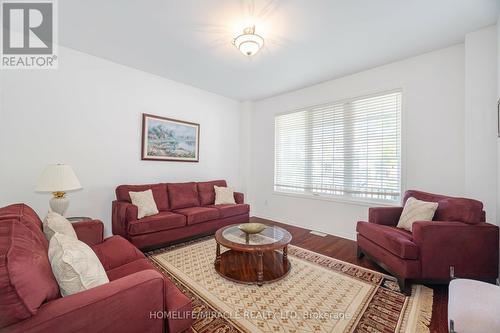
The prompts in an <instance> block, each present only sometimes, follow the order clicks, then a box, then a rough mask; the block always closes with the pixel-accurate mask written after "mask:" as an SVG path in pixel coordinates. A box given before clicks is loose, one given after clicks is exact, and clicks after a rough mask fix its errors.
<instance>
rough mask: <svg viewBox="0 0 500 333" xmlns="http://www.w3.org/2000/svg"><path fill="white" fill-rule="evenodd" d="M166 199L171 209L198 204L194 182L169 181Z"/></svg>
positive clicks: (196, 188)
mask: <svg viewBox="0 0 500 333" xmlns="http://www.w3.org/2000/svg"><path fill="white" fill-rule="evenodd" d="M167 188H168V199H169V200H170V208H171V209H180V208H186V207H195V206H199V205H200V203H199V201H198V187H197V186H196V183H169V184H167Z"/></svg>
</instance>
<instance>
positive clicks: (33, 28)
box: [2, 2, 53, 54]
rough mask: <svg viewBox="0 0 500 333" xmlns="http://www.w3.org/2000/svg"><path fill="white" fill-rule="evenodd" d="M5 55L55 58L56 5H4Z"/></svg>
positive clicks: (3, 34) (6, 3)
mask: <svg viewBox="0 0 500 333" xmlns="http://www.w3.org/2000/svg"><path fill="white" fill-rule="evenodd" d="M2 20H3V26H2V41H3V43H2V44H3V45H2V47H3V53H4V54H51V53H52V41H53V4H52V3H51V2H32V3H28V2H4V3H2Z"/></svg>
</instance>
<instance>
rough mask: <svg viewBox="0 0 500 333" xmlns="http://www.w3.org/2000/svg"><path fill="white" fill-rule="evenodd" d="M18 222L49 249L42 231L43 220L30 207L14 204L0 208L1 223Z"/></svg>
mask: <svg viewBox="0 0 500 333" xmlns="http://www.w3.org/2000/svg"><path fill="white" fill-rule="evenodd" d="M12 219H13V220H16V221H18V222H19V223H22V224H24V226H25V227H27V228H28V229H30V230H31V231H32V232H33V236H34V237H36V238H37V239H38V240H39V241H40V242H41V243H42V245H43V246H44V247H45V248H46V249H47V251H48V249H49V242H48V241H47V239H46V238H45V235H44V234H43V231H42V220H40V217H38V215H37V213H36V212H35V211H34V210H33V209H32V208H31V207H30V206H28V205H25V204H22V203H21V204H13V205H9V206H5V207H2V208H0V221H2V220H12Z"/></svg>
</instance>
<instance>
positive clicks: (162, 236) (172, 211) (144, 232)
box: [112, 180, 250, 250]
mask: <svg viewBox="0 0 500 333" xmlns="http://www.w3.org/2000/svg"><path fill="white" fill-rule="evenodd" d="M214 185H217V186H221V187H226V186H227V184H226V181H225V180H214V181H209V182H199V183H194V182H191V183H168V184H165V183H160V184H146V185H120V186H118V187H117V188H116V200H115V201H113V212H112V215H113V216H112V220H113V234H115V235H121V236H123V237H125V238H126V239H128V240H129V241H130V242H131V243H132V244H134V245H135V246H137V247H138V248H140V249H143V250H144V249H153V248H156V247H160V246H162V245H165V244H168V243H174V242H177V241H180V240H183V239H188V238H192V237H194V236H199V235H204V234H210V233H214V232H215V231H217V229H219V228H221V227H223V226H226V225H230V224H235V223H245V222H248V220H249V211H250V206H249V205H247V204H245V203H244V202H243V201H244V196H243V193H239V192H235V193H234V199H235V202H236V204H227V205H214V202H215V190H214ZM148 189H151V190H152V192H153V197H154V199H155V202H156V206H157V207H158V211H159V214H157V215H153V216H148V217H144V218H142V219H140V220H138V219H137V207H136V206H134V205H132V203H131V200H130V195H129V192H131V191H132V192H136V191H145V190H148Z"/></svg>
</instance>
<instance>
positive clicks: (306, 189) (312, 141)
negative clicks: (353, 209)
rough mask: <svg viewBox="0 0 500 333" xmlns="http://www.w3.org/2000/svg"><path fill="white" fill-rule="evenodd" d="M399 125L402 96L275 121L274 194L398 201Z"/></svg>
mask: <svg viewBox="0 0 500 333" xmlns="http://www.w3.org/2000/svg"><path fill="white" fill-rule="evenodd" d="M400 123H401V92H391V93H385V94H381V95H377V96H370V97H361V98H356V99H352V100H348V101H343V102H335V103H329V104H325V105H319V106H313V107H308V108H305V109H302V110H299V111H296V112H293V113H287V114H282V115H278V116H276V118H275V172H274V189H275V191H278V192H289V193H290V192H291V193H302V194H313V195H325V196H341V197H345V198H350V199H364V200H371V199H375V200H387V201H398V200H399V198H400V195H401V180H400V179H401V133H400V132H401V130H400V127H401V126H400Z"/></svg>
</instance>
